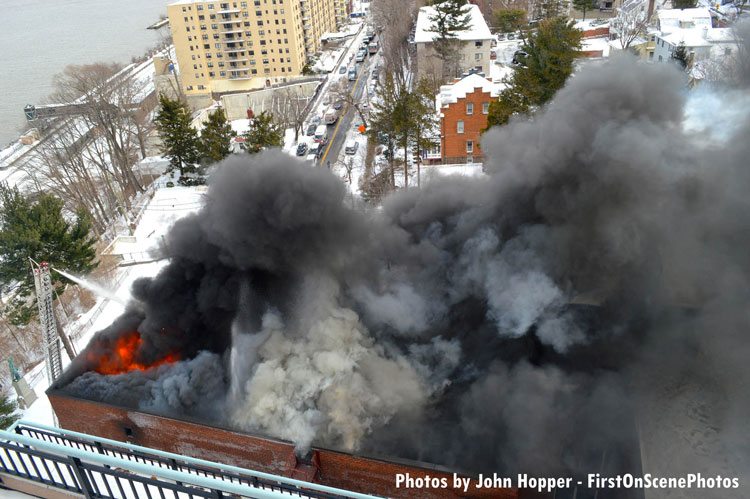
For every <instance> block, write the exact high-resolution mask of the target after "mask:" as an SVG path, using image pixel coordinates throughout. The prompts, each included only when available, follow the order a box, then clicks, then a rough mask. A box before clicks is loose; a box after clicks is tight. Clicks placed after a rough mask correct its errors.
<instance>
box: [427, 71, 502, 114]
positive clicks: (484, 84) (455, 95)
mask: <svg viewBox="0 0 750 499" xmlns="http://www.w3.org/2000/svg"><path fill="white" fill-rule="evenodd" d="M503 86H504V84H502V83H492V82H491V81H490V80H488V79H487V78H485V77H484V76H482V75H479V74H476V73H472V74H470V75H468V76H465V77H464V78H462V79H461V80H459V81H457V82H456V83H454V84H452V85H442V86H441V87H440V93H439V94H438V95H437V99H435V104H436V107H437V109H438V112H439V111H440V109H441V108H443V107H446V106H448V105H450V104H455V103H456V102H458V99H465V98H466V94H470V93H473V92H476V91H477V89H479V91H480V92H483V93H489V94H490V97H492V98H493V99H494V98H495V97H497V96H498V95H500V89H501V88H502V87H503Z"/></svg>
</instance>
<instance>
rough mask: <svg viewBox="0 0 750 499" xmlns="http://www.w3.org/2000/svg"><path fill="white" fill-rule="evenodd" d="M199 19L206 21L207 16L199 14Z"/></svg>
mask: <svg viewBox="0 0 750 499" xmlns="http://www.w3.org/2000/svg"><path fill="white" fill-rule="evenodd" d="M198 20H199V21H205V20H206V16H204V15H202V14H201V15H200V16H198Z"/></svg>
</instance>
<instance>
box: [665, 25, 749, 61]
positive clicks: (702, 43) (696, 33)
mask: <svg viewBox="0 0 750 499" xmlns="http://www.w3.org/2000/svg"><path fill="white" fill-rule="evenodd" d="M683 43H684V44H685V49H686V50H687V52H688V55H689V57H690V60H691V62H692V63H696V62H699V61H705V60H707V59H715V60H719V59H722V58H724V57H727V56H731V55H733V54H734V53H735V52H736V51H737V39H736V36H735V34H734V33H733V32H732V28H711V27H706V26H703V27H701V28H691V29H678V30H675V31H672V32H671V33H669V34H666V35H665V34H661V35H656V47H655V49H654V60H655V61H657V62H658V61H662V62H663V61H667V60H669V58H670V57H671V55H672V53H673V52H674V50H675V49H676V48H677V47H678V46H679V45H680V44H683Z"/></svg>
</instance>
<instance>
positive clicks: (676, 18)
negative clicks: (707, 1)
mask: <svg viewBox="0 0 750 499" xmlns="http://www.w3.org/2000/svg"><path fill="white" fill-rule="evenodd" d="M656 15H657V16H658V18H659V28H660V29H661V32H662V33H664V34H668V33H671V32H673V31H675V30H677V29H686V28H700V27H704V26H705V27H708V28H710V27H711V13H710V12H709V10H708V9H706V8H695V9H660V10H657V11H656Z"/></svg>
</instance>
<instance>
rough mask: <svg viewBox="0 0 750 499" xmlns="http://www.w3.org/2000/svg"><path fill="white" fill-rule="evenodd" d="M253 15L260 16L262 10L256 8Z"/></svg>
mask: <svg viewBox="0 0 750 499" xmlns="http://www.w3.org/2000/svg"><path fill="white" fill-rule="evenodd" d="M255 15H256V16H258V17H260V16H262V15H263V11H262V10H256V11H255Z"/></svg>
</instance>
